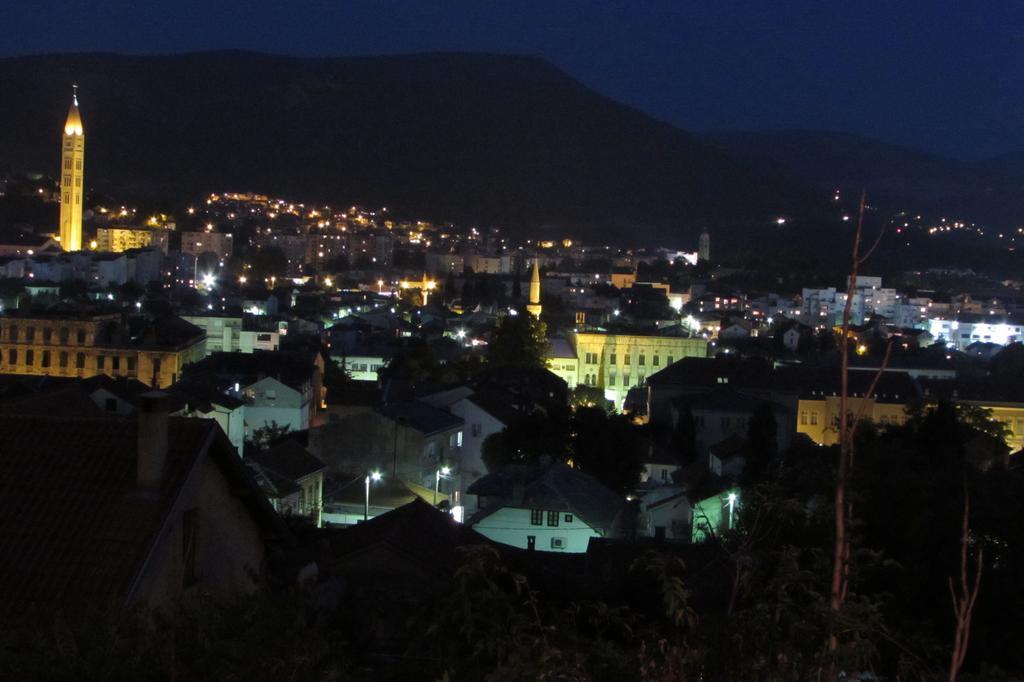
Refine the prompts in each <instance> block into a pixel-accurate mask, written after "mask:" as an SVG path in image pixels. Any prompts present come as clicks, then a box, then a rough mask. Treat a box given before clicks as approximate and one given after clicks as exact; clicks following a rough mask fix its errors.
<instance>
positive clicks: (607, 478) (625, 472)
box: [570, 407, 647, 493]
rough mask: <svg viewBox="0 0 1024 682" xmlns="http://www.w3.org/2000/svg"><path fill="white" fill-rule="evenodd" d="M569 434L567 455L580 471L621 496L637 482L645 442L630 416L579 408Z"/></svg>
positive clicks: (592, 408)
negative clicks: (569, 450)
mask: <svg viewBox="0 0 1024 682" xmlns="http://www.w3.org/2000/svg"><path fill="white" fill-rule="evenodd" d="M571 434H572V435H571V440H570V449H571V455H570V456H571V457H572V461H573V464H574V465H575V466H576V468H578V469H579V470H580V471H583V472H584V473H587V474H590V475H591V476H593V477H594V478H596V479H598V480H599V481H601V482H602V483H604V484H605V485H606V486H608V487H609V488H611V489H612V490H614V491H615V492H620V493H624V492H626V491H627V490H630V489H632V488H633V486H635V485H636V484H637V483H638V482H639V481H640V472H641V471H642V470H643V457H644V455H645V454H646V447H645V446H646V443H647V441H646V440H645V438H644V434H643V430H642V429H641V428H640V427H639V426H637V425H635V424H634V423H633V422H632V421H630V419H629V417H626V416H624V415H619V414H613V415H609V414H608V413H607V412H605V411H604V410H602V409H599V408H596V407H582V408H579V409H577V410H576V413H575V414H574V415H573V419H572V431H571Z"/></svg>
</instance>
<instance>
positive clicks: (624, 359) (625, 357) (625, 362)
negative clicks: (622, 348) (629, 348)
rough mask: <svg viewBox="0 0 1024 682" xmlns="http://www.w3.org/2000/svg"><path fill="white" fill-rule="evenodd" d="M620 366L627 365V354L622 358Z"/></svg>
mask: <svg viewBox="0 0 1024 682" xmlns="http://www.w3.org/2000/svg"><path fill="white" fill-rule="evenodd" d="M622 364H624V365H628V364H629V353H627V354H626V355H625V356H624V357H623V358H622Z"/></svg>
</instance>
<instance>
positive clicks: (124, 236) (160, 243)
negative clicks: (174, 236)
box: [96, 227, 170, 253]
mask: <svg viewBox="0 0 1024 682" xmlns="http://www.w3.org/2000/svg"><path fill="white" fill-rule="evenodd" d="M169 236H170V231H169V230H162V229H154V228H149V227H100V228H98V229H97V230H96V250H97V251H104V252H109V253H121V252H122V251H129V250H131V249H146V248H149V247H153V248H157V249H160V250H161V251H163V252H164V253H167V247H168V241H169V240H168V237H169Z"/></svg>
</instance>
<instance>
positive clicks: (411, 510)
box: [326, 499, 491, 576]
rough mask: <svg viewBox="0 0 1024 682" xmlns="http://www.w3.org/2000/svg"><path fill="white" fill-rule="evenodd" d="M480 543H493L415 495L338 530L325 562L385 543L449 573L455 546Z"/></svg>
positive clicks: (426, 564)
mask: <svg viewBox="0 0 1024 682" xmlns="http://www.w3.org/2000/svg"><path fill="white" fill-rule="evenodd" d="M481 544H491V543H490V541H489V540H488V539H487V538H485V537H483V536H482V535H480V534H479V533H477V532H476V531H474V530H473V529H472V528H470V527H469V526H468V525H463V524H461V523H456V522H455V521H454V520H453V519H452V518H451V517H450V516H449V515H448V514H446V513H445V512H443V511H440V510H438V509H435V508H434V507H432V506H431V505H429V504H427V503H426V502H424V501H422V500H419V499H415V500H413V501H412V502H410V503H408V504H406V505H404V506H401V507H399V508H397V509H394V510H393V511H390V512H387V513H385V514H381V515H379V516H375V517H373V518H372V519H370V520H369V521H364V522H363V523H359V524H356V525H355V526H350V527H348V528H345V529H343V530H341V531H339V532H337V533H336V534H335V535H334V536H332V538H331V540H330V543H329V554H330V555H331V556H330V558H328V560H327V562H326V563H327V564H328V568H330V564H331V563H344V561H345V557H347V556H351V555H354V554H358V553H361V552H363V551H365V550H367V549H369V548H371V547H375V546H382V545H383V546H385V547H387V548H388V549H390V550H391V551H393V552H395V553H397V554H400V555H404V556H406V557H408V558H409V559H411V560H415V561H417V562H418V563H419V564H421V565H422V566H425V567H428V568H429V569H431V570H434V571H438V572H439V574H440V575H446V576H450V574H451V567H452V566H453V565H454V561H455V551H454V550H455V548H456V547H461V546H464V545H481ZM332 558H333V560H334V561H331V559H332Z"/></svg>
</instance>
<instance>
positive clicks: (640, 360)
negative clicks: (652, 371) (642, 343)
mask: <svg viewBox="0 0 1024 682" xmlns="http://www.w3.org/2000/svg"><path fill="white" fill-rule="evenodd" d="M636 364H638V365H640V366H641V367H643V366H644V365H646V364H647V356H646V355H644V354H643V353H641V354H640V357H639V358H638V359H637V363H636Z"/></svg>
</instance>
